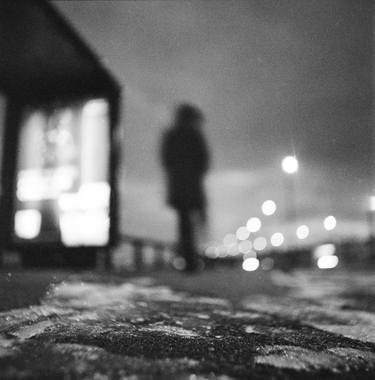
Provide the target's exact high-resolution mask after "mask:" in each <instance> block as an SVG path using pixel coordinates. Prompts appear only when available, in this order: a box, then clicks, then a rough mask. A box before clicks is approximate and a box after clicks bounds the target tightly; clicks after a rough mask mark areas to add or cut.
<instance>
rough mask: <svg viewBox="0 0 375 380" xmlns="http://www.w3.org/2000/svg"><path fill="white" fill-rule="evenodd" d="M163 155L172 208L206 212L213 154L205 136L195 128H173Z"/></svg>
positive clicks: (165, 140) (169, 201) (166, 137)
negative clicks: (205, 181)
mask: <svg viewBox="0 0 375 380" xmlns="http://www.w3.org/2000/svg"><path fill="white" fill-rule="evenodd" d="M161 156H162V164H163V167H164V169H165V171H166V174H167V184H168V203H169V205H171V206H172V207H174V208H176V209H185V210H186V209H187V210H191V209H199V210H202V209H204V208H205V205H206V198H205V194H204V184H203V179H204V174H205V173H206V171H207V169H208V165H209V153H208V149H207V145H206V141H205V139H204V137H203V135H202V133H201V132H200V131H199V130H197V129H193V128H185V127H171V128H169V129H168V130H167V131H166V132H165V133H164V135H163V140H162V149H161Z"/></svg>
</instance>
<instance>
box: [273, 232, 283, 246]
mask: <svg viewBox="0 0 375 380" xmlns="http://www.w3.org/2000/svg"><path fill="white" fill-rule="evenodd" d="M270 240H271V244H272V245H273V246H274V247H280V246H281V245H282V244H283V243H284V235H283V234H282V233H281V232H275V233H274V234H273V235H272V236H271V239H270Z"/></svg>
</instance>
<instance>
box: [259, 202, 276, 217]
mask: <svg viewBox="0 0 375 380" xmlns="http://www.w3.org/2000/svg"><path fill="white" fill-rule="evenodd" d="M275 211H276V203H275V202H274V201H272V200H270V199H269V200H268V201H264V202H263V204H262V212H263V214H264V215H267V216H269V215H273V214H274V213H275Z"/></svg>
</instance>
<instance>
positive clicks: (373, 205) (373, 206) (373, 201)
mask: <svg viewBox="0 0 375 380" xmlns="http://www.w3.org/2000/svg"><path fill="white" fill-rule="evenodd" d="M370 211H375V195H371V196H370Z"/></svg>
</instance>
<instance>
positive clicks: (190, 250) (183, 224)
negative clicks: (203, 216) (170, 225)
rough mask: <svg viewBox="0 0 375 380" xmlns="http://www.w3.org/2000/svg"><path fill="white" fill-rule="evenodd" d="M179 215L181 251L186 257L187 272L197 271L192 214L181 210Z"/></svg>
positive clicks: (178, 211)
mask: <svg viewBox="0 0 375 380" xmlns="http://www.w3.org/2000/svg"><path fill="white" fill-rule="evenodd" d="M177 213H178V226H179V228H178V229H179V250H180V254H181V255H182V256H183V257H184V259H185V263H186V270H194V269H196V265H197V263H196V250H195V241H194V231H193V225H192V213H191V211H189V210H184V209H180V210H177Z"/></svg>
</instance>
